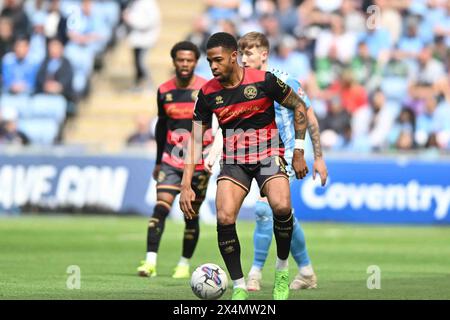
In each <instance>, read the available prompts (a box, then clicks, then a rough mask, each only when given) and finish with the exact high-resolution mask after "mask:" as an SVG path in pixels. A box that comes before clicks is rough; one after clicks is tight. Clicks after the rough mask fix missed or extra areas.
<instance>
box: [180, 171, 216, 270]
mask: <svg viewBox="0 0 450 320" xmlns="http://www.w3.org/2000/svg"><path fill="white" fill-rule="evenodd" d="M208 182H209V174H208V173H207V172H205V171H197V172H195V173H194V177H193V179H192V189H193V190H194V192H195V194H196V199H195V202H194V203H193V205H192V206H193V209H194V211H195V212H196V213H197V216H196V217H194V218H193V219H186V218H185V219H184V221H185V228H184V236H183V245H182V252H181V257H180V260H179V262H178V265H177V266H176V267H175V272H174V274H173V275H172V277H173V278H176V279H180V278H189V277H190V270H189V267H190V259H191V258H192V256H193V255H194V251H195V248H196V247H197V243H198V238H199V235H200V221H199V216H198V214H199V212H200V207H201V205H202V203H203V201H204V199H205V197H206V191H207V188H208Z"/></svg>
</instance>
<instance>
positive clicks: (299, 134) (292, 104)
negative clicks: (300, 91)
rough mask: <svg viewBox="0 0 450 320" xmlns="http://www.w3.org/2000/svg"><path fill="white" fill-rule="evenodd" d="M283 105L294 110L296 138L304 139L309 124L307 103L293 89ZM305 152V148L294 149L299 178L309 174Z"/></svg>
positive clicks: (295, 169)
mask: <svg viewBox="0 0 450 320" xmlns="http://www.w3.org/2000/svg"><path fill="white" fill-rule="evenodd" d="M281 105H283V106H284V107H286V108H289V109H293V110H294V128H295V139H301V140H304V139H305V136H306V128H307V124H308V121H307V118H306V106H305V103H304V102H303V100H302V99H301V98H300V97H299V96H298V95H297V94H296V93H295V92H293V91H292V90H291V91H290V93H289V94H288V95H287V97H286V98H285V99H284V101H283V103H282V104H281ZM304 152H305V151H304V150H303V149H294V155H293V158H292V168H293V169H294V171H295V176H296V177H297V179H303V178H304V177H305V176H306V175H307V174H308V166H307V165H306V161H305V158H304Z"/></svg>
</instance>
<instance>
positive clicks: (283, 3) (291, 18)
mask: <svg viewBox="0 0 450 320" xmlns="http://www.w3.org/2000/svg"><path fill="white" fill-rule="evenodd" d="M277 6H278V11H277V13H276V16H277V18H278V23H279V25H280V28H281V30H282V31H283V33H287V34H290V35H294V33H295V29H296V28H297V26H298V24H299V20H298V14H297V11H296V10H295V7H294V1H293V0H277Z"/></svg>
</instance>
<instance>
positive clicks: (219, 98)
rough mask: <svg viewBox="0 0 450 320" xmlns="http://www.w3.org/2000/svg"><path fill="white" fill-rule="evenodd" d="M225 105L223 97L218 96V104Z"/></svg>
mask: <svg viewBox="0 0 450 320" xmlns="http://www.w3.org/2000/svg"><path fill="white" fill-rule="evenodd" d="M222 103H223V98H222V96H217V97H216V104H222Z"/></svg>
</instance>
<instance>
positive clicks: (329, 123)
mask: <svg viewBox="0 0 450 320" xmlns="http://www.w3.org/2000/svg"><path fill="white" fill-rule="evenodd" d="M350 122H351V116H350V114H349V113H348V112H347V111H346V110H345V109H344V107H343V106H342V101H341V99H340V97H339V96H335V97H333V98H332V99H331V100H330V102H329V108H328V113H327V115H326V116H325V118H324V119H322V120H321V121H320V129H321V130H323V131H325V130H332V131H334V132H335V133H337V134H338V135H344V134H345V130H346V128H347V126H349V125H350Z"/></svg>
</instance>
